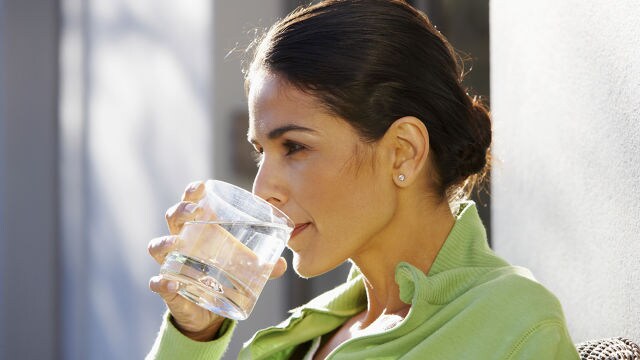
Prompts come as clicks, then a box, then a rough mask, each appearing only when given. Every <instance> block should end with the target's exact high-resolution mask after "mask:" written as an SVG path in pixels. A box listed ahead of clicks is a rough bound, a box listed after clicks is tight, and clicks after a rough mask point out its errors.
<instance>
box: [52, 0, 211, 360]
mask: <svg viewBox="0 0 640 360" xmlns="http://www.w3.org/2000/svg"><path fill="white" fill-rule="evenodd" d="M62 5H63V8H62V16H63V19H64V22H63V24H64V27H63V29H62V39H61V40H62V41H61V104H60V110H61V111H60V122H61V126H60V132H61V142H60V144H61V154H62V159H61V176H62V178H61V185H62V199H63V201H62V205H63V211H64V212H63V215H62V219H61V220H62V230H63V231H62V245H63V250H62V251H61V265H62V267H63V273H62V277H63V281H62V284H61V285H62V287H63V288H64V291H63V293H62V304H61V305H62V311H63V312H62V316H61V320H62V322H63V328H64V333H63V335H62V336H61V337H62V338H63V349H62V354H63V358H65V359H134V358H135V359H140V358H143V357H144V354H145V353H146V352H147V351H148V349H149V348H150V346H151V343H152V341H153V338H154V336H155V333H156V331H157V328H158V326H159V321H160V316H161V314H162V313H163V309H164V307H163V305H162V302H161V301H160V299H159V298H158V297H157V296H156V295H155V294H153V293H151V292H150V291H149V290H148V286H147V284H148V281H149V277H150V276H151V275H152V274H154V273H157V271H158V266H157V265H156V264H155V263H154V262H153V261H152V260H151V258H150V257H149V256H148V254H147V251H146V246H147V243H148V241H149V240H150V239H151V238H153V237H156V236H159V235H162V234H164V233H166V226H165V225H164V212H165V210H166V208H167V207H168V206H170V205H171V204H172V203H174V202H176V201H178V200H179V196H180V194H181V192H182V190H183V189H184V187H185V185H186V183H187V182H189V181H190V180H192V179H198V178H204V177H207V176H210V175H211V174H212V165H213V161H212V156H211V144H212V141H211V140H212V135H211V132H212V124H211V116H210V115H211V110H210V106H209V100H210V96H211V83H210V74H211V73H210V65H209V64H210V62H211V51H210V40H211V39H210V28H211V20H212V11H211V6H210V2H209V1H207V0H198V1H191V2H190V4H189V6H183V5H181V4H178V3H175V2H172V1H151V0H149V1H146V0H144V1H143V0H139V1H133V2H131V1H124V0H122V1H120V0H117V1H115V0H91V1H89V0H66V1H64V2H62Z"/></svg>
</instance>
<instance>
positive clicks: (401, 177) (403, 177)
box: [398, 174, 406, 181]
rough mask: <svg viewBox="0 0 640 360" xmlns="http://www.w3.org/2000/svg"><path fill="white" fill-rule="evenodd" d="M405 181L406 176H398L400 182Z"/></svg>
mask: <svg viewBox="0 0 640 360" xmlns="http://www.w3.org/2000/svg"><path fill="white" fill-rule="evenodd" d="M404 179H406V178H405V176H404V174H400V175H398V180H400V181H404Z"/></svg>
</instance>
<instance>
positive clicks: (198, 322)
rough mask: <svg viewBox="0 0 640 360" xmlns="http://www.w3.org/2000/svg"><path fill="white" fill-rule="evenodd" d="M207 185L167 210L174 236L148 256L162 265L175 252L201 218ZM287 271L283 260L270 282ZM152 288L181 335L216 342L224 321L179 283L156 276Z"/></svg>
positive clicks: (155, 243)
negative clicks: (184, 294) (184, 292)
mask: <svg viewBox="0 0 640 360" xmlns="http://www.w3.org/2000/svg"><path fill="white" fill-rule="evenodd" d="M204 191H205V187H204V182H202V181H197V182H193V183H191V184H189V186H187V188H186V190H185V191H184V193H183V195H182V201H180V202H179V203H177V204H175V205H174V206H172V207H170V208H169V210H167V213H166V215H165V218H166V220H167V225H168V226H169V233H170V234H171V235H167V236H162V237H158V238H155V239H153V240H151V241H150V242H149V247H148V248H149V254H150V255H151V256H152V257H153V258H154V259H155V260H156V262H158V264H162V263H163V262H164V258H165V257H166V256H167V254H169V253H170V252H171V251H173V250H174V249H175V248H176V245H177V242H178V234H179V233H180V230H181V229H182V226H183V225H184V224H185V223H186V222H187V221H192V220H194V219H195V218H196V217H198V216H199V215H201V214H202V212H203V209H201V208H199V207H198V201H200V199H202V197H203V196H204ZM286 269H287V263H286V261H285V260H284V258H280V259H279V260H278V262H277V263H276V265H275V266H274V269H273V271H272V273H271V278H277V277H280V276H282V274H284V272H285V271H286ZM149 288H150V289H151V290H152V291H153V292H156V293H157V294H158V295H160V297H162V299H163V300H164V302H165V303H166V304H167V307H168V308H169V311H170V312H171V315H172V318H173V319H172V320H173V323H174V325H175V326H176V328H177V329H178V330H180V332H182V333H183V334H184V335H186V336H188V337H189V338H191V339H193V340H197V341H209V340H213V339H214V338H215V336H216V333H217V332H218V329H219V328H220V325H222V322H223V321H224V318H223V317H221V316H218V315H216V314H214V313H212V312H210V311H208V310H206V309H204V308H202V307H200V306H198V305H196V304H195V303H193V302H191V301H189V300H187V299H185V298H184V297H182V296H181V295H179V294H178V293H177V290H178V283H177V282H176V281H172V280H167V279H164V278H163V277H162V275H157V276H154V277H152V278H151V280H150V281H149Z"/></svg>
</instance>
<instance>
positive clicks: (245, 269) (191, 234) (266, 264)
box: [160, 180, 294, 320]
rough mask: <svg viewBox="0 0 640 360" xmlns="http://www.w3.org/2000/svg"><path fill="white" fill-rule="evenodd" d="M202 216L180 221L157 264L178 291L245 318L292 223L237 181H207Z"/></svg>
mask: <svg viewBox="0 0 640 360" xmlns="http://www.w3.org/2000/svg"><path fill="white" fill-rule="evenodd" d="M198 205H199V206H200V207H201V208H202V209H203V215H201V216H199V217H198V218H196V219H195V220H194V221H190V222H187V223H185V224H184V226H183V228H182V230H181V231H180V233H179V236H178V242H177V247H176V249H175V251H173V252H171V253H169V254H168V255H167V257H166V258H165V261H164V263H163V264H162V267H161V269H160V273H161V274H162V275H163V277H165V278H167V279H170V280H176V281H177V282H178V284H179V286H178V293H179V294H180V295H182V296H184V297H185V298H187V299H189V300H191V301H193V302H194V303H196V304H198V305H200V306H202V307H204V308H205V309H207V310H210V311H212V312H214V313H216V314H218V315H220V316H224V317H227V318H230V319H235V320H244V319H246V318H247V317H248V316H249V314H250V313H251V311H252V310H253V307H254V305H255V303H256V300H257V299H258V296H259V294H260V292H261V291H262V289H263V287H264V285H265V283H266V282H267V280H268V279H269V275H270V274H271V271H272V270H273V266H274V265H275V263H276V261H277V260H278V258H279V257H280V255H281V254H282V251H283V250H284V247H285V244H286V242H287V240H288V239H289V236H290V235H291V231H292V230H293V227H294V224H293V222H292V221H291V220H290V219H289V218H288V217H287V215H285V214H284V213H283V212H282V211H280V210H279V209H277V208H276V207H274V206H272V205H271V204H269V203H268V202H266V201H264V200H263V199H261V198H259V197H258V196H256V195H254V194H252V193H251V192H249V191H246V190H244V189H242V188H239V187H237V186H235V185H232V184H229V183H226V182H223V181H219V180H208V181H206V182H205V196H204V198H203V199H202V200H201V201H200V202H199V203H198Z"/></svg>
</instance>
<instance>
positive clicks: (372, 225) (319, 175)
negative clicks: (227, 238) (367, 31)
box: [149, 71, 454, 359]
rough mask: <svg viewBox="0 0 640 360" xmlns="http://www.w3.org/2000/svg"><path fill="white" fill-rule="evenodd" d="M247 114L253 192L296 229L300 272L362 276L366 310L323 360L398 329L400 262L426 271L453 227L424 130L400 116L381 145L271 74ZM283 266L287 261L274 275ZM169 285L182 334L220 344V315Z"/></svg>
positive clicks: (156, 282)
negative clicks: (437, 188)
mask: <svg viewBox="0 0 640 360" xmlns="http://www.w3.org/2000/svg"><path fill="white" fill-rule="evenodd" d="M249 115H250V128H249V134H248V138H249V141H250V142H251V143H252V144H253V146H254V148H255V149H256V151H257V152H258V153H259V154H260V160H259V170H258V173H257V175H256V178H255V181H254V186H253V191H254V193H256V194H257V195H259V196H260V197H262V198H264V199H265V200H267V201H269V202H270V203H271V204H273V205H275V206H276V207H278V208H280V209H281V210H283V211H284V212H285V213H287V215H289V217H290V218H291V219H292V220H293V221H294V222H295V223H296V230H294V234H293V236H292V238H291V239H290V241H289V243H288V247H289V248H290V249H291V250H292V252H293V254H294V260H293V267H294V269H295V271H296V272H297V273H298V274H300V275H301V276H304V277H311V276H316V275H320V274H323V273H325V272H327V271H330V270H332V269H334V268H336V267H337V266H339V265H340V264H341V263H343V262H344V261H346V260H350V261H352V262H353V263H354V264H355V265H356V266H358V267H359V269H360V270H361V272H362V273H363V275H364V279H365V287H366V291H367V300H368V306H367V309H366V310H365V311H364V312H362V313H361V314H358V315H356V316H355V317H353V318H352V319H350V320H349V321H347V322H346V323H345V324H344V325H343V326H342V327H341V328H339V329H337V330H336V331H335V332H334V333H333V334H331V336H328V337H327V339H325V341H324V343H323V345H322V346H321V348H320V349H319V351H318V353H317V354H316V358H318V359H322V358H325V357H326V356H327V355H328V354H329V353H330V352H331V351H332V350H333V349H335V347H337V346H339V345H340V344H341V343H342V342H344V341H346V340H348V339H350V338H354V337H358V336H363V335H366V334H370V333H374V332H378V331H384V330H386V329H389V328H392V327H393V326H395V325H397V323H399V322H400V321H402V319H404V317H405V316H406V314H407V312H408V310H409V305H407V304H405V303H403V302H402V301H401V300H400V297H399V288H398V285H397V284H396V282H395V267H396V265H397V264H398V263H399V262H400V261H406V262H409V263H411V264H413V265H414V266H416V267H418V268H420V269H422V270H423V271H425V272H428V271H429V269H430V267H431V265H432V263H433V261H434V259H435V257H436V255H437V253H438V251H439V249H440V248H441V246H442V244H443V243H444V241H445V240H446V237H447V235H448V234H449V232H450V231H451V228H452V227H453V224H454V218H453V215H452V214H451V211H450V209H449V206H448V203H447V202H446V200H444V199H443V198H442V197H441V196H440V195H439V194H435V193H434V192H433V191H431V190H430V189H432V188H434V187H433V186H432V185H433V182H432V179H433V178H434V169H433V166H432V161H431V159H430V157H429V137H428V131H427V129H426V127H425V126H424V124H423V123H422V122H421V121H420V120H419V119H416V118H414V117H403V118H400V119H397V120H396V121H395V122H394V123H393V124H392V125H391V127H390V128H389V129H388V130H387V132H386V133H385V135H384V136H383V138H381V139H380V140H378V141H376V142H374V143H371V142H364V141H363V140H361V138H360V136H359V135H358V133H357V132H356V131H355V130H354V129H353V128H352V127H351V126H350V125H349V124H348V123H347V122H346V121H345V120H343V119H341V118H338V117H336V116H334V115H332V114H330V113H328V112H327V111H326V110H324V108H323V107H322V106H321V104H320V103H319V102H318V101H317V100H316V99H315V98H314V97H312V96H310V95H309V94H306V93H304V92H302V91H300V90H298V89H297V88H295V87H293V86H291V85H289V84H288V83H287V82H286V81H283V80H282V79H280V78H279V77H278V76H276V75H273V74H269V73H267V72H264V71H259V72H257V73H255V74H253V77H252V78H251V88H250V91H249ZM400 174H403V175H404V176H405V180H404V181H400V180H399V178H398V176H399V175H400ZM199 186H200V185H197V184H195V185H192V186H191V187H190V188H188V189H187V191H186V192H185V195H184V196H183V202H181V203H179V204H177V205H176V206H174V207H173V208H172V209H169V211H168V212H167V221H168V223H169V228H170V230H171V233H172V234H176V233H177V232H178V231H179V228H180V226H181V224H183V223H184V222H185V221H186V219H188V218H189V217H192V216H194V215H193V214H194V213H197V211H198V210H197V209H193V208H192V207H191V206H189V204H190V203H193V202H195V201H197V198H198V196H197V195H198V191H201V190H200V188H199ZM188 210H191V211H192V212H189V211H188ZM159 239H160V240H157V239H154V240H153V241H152V244H150V247H149V251H150V253H151V254H152V256H153V257H154V258H155V259H156V260H157V261H158V262H162V260H163V259H164V256H165V255H166V253H167V252H168V251H167V250H168V249H170V248H171V245H166V243H169V242H170V241H168V240H167V239H168V238H167V237H164V238H159ZM154 241H155V242H154ZM163 244H164V245H163ZM417 249H419V251H416V250H417ZM284 267H285V266H284V265H283V264H282V263H280V264H279V265H278V266H277V267H276V270H274V273H273V274H272V276H273V277H276V276H279V275H281V274H282V273H283V272H284ZM169 285H170V282H167V281H165V280H162V279H160V278H157V277H156V278H152V280H151V282H150V287H151V289H152V290H153V291H156V292H158V293H159V294H160V295H161V296H162V297H163V299H164V300H165V302H167V305H168V306H169V309H170V310H171V312H172V314H173V318H174V322H175V324H176V326H177V327H178V329H180V330H181V331H183V333H185V334H186V335H187V336H190V337H192V338H194V339H196V340H210V339H211V338H213V336H215V333H216V332H217V329H218V328H219V326H220V323H221V318H219V317H216V316H215V315H212V314H211V313H209V312H207V311H206V310H202V309H200V308H198V307H197V306H195V305H193V304H191V303H189V302H187V301H186V300H184V299H181V297H180V296H177V295H176V294H175V291H172V289H170V286H169Z"/></svg>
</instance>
